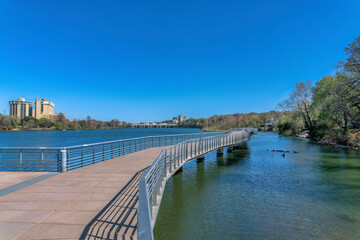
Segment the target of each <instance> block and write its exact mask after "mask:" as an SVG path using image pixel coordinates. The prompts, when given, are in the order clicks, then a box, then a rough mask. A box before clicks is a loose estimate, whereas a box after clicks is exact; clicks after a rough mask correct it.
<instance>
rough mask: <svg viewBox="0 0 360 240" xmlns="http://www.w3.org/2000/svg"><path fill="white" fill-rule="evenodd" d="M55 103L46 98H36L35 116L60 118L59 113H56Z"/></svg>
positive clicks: (51, 118) (52, 118)
mask: <svg viewBox="0 0 360 240" xmlns="http://www.w3.org/2000/svg"><path fill="white" fill-rule="evenodd" d="M54 107H55V104H54V103H52V102H50V101H49V100H46V99H35V118H36V119H40V118H47V119H50V120H53V121H57V120H59V115H58V114H56V113H54Z"/></svg>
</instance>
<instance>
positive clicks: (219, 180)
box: [154, 133, 360, 240]
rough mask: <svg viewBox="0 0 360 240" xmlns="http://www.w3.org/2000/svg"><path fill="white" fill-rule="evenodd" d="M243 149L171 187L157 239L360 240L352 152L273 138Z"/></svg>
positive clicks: (198, 167) (194, 168) (262, 137)
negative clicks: (288, 151) (284, 154)
mask: <svg viewBox="0 0 360 240" xmlns="http://www.w3.org/2000/svg"><path fill="white" fill-rule="evenodd" d="M243 147H244V149H243V150H236V151H234V152H232V153H229V154H227V155H225V156H224V157H218V158H217V157H216V154H215V153H211V154H208V155H207V156H206V158H205V161H204V162H202V163H198V164H197V163H196V161H193V162H191V163H189V164H187V165H185V166H184V168H183V169H184V170H183V172H180V173H177V174H176V175H174V176H173V177H172V178H171V179H170V180H169V182H168V183H167V185H166V189H165V193H164V196H163V199H162V202H161V207H160V210H159V214H158V218H157V221H156V225H155V228H154V235H155V239H157V240H159V239H174V240H175V239H360V154H359V153H358V152H355V151H345V150H342V149H337V148H332V147H327V146H321V145H316V144H311V143H309V142H308V141H307V140H306V139H298V138H290V137H283V136H279V135H277V134H275V133H258V134H256V135H253V136H252V138H251V141H249V142H248V143H247V144H244V146H243ZM267 149H269V150H272V149H283V150H296V151H299V153H287V154H286V156H285V157H283V156H282V153H279V152H272V151H267Z"/></svg>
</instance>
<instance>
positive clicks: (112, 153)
mask: <svg viewBox="0 0 360 240" xmlns="http://www.w3.org/2000/svg"><path fill="white" fill-rule="evenodd" d="M113 158H114V148H113V144H112V143H111V159H113Z"/></svg>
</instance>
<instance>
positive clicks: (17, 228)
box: [0, 147, 164, 240]
mask: <svg viewBox="0 0 360 240" xmlns="http://www.w3.org/2000/svg"><path fill="white" fill-rule="evenodd" d="M162 149H164V147H160V148H151V149H147V150H143V151H140V152H136V153H132V154H129V155H125V156H121V157H118V158H114V159H111V160H107V161H105V162H101V163H97V164H94V165H90V166H86V167H83V168H79V169H76V170H73V171H69V172H67V173H62V174H57V175H55V176H52V177H50V178H48V179H45V180H42V181H40V182H37V183H35V184H32V185H30V186H28V187H25V188H22V189H20V190H18V191H15V192H12V193H9V194H7V195H5V196H3V197H0V240H2V239H4V240H5V239H6V240H7V239H136V230H137V229H136V223H137V208H138V181H139V179H140V177H141V176H142V174H144V173H145V171H146V168H147V167H148V166H150V165H151V163H152V162H154V161H155V159H156V157H157V156H158V155H159V154H160V152H161V150H162ZM21 174H22V173H21ZM21 174H19V175H21ZM32 174H33V173H29V174H28V175H27V177H28V179H30V178H33V177H36V176H35V175H36V174H43V173H34V174H33V175H32ZM2 176H5V175H1V174H0V180H1V179H2ZM14 176H15V175H14ZM24 176H25V175H24ZM38 176H39V175H38ZM4 179H6V177H4ZM14 179H15V178H14ZM18 179H20V178H18ZM24 179H25V177H23V179H22V180H20V181H24ZM16 181H17V180H16ZM16 181H15V180H14V181H13V184H15V183H16ZM0 182H1V181H0ZM4 182H6V181H5V180H4ZM3 186H5V184H4V185H3Z"/></svg>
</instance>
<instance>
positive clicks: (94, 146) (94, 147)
mask: <svg viewBox="0 0 360 240" xmlns="http://www.w3.org/2000/svg"><path fill="white" fill-rule="evenodd" d="M93 164H95V146H93Z"/></svg>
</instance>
